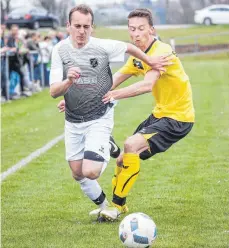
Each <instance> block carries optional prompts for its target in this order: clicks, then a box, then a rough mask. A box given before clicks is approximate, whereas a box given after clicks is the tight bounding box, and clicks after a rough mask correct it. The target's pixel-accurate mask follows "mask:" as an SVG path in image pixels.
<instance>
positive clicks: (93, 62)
mask: <svg viewBox="0 0 229 248" xmlns="http://www.w3.org/2000/svg"><path fill="white" fill-rule="evenodd" d="M126 50H127V45H126V43H125V42H121V41H115V40H108V39H98V38H94V37H90V39H89V42H88V43H87V44H86V45H85V46H84V47H82V48H79V49H77V48H74V47H73V45H72V42H71V39H70V37H68V38H67V39H65V40H63V41H60V42H59V43H58V44H56V45H55V47H54V48H53V51H52V61H51V71H50V85H51V84H53V83H55V82H61V81H63V80H64V79H66V75H67V71H68V69H69V68H71V67H73V66H74V67H79V68H80V70H81V76H80V78H79V79H78V80H77V82H76V83H73V84H72V86H71V87H70V88H69V89H68V91H67V92H66V93H65V95H64V98H65V104H66V109H65V118H66V120H67V121H69V122H75V123H77V122H86V121H90V120H95V119H98V118H100V117H101V116H103V115H104V114H105V113H106V111H107V108H108V107H109V104H106V105H105V104H104V103H103V102H102V97H103V96H104V95H105V94H106V93H107V92H108V91H109V90H110V89H111V87H112V83H113V81H112V74H111V69H110V66H109V63H110V62H123V61H124V56H125V52H126Z"/></svg>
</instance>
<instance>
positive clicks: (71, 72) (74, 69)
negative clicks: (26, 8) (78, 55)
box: [67, 67, 81, 83]
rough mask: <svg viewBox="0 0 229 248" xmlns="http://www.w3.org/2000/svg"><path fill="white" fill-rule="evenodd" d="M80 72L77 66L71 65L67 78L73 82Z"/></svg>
mask: <svg viewBox="0 0 229 248" xmlns="http://www.w3.org/2000/svg"><path fill="white" fill-rule="evenodd" d="M80 74H81V70H80V68H79V67H71V68H69V70H68V73H67V78H68V80H69V81H71V82H72V83H74V82H75V81H76V80H77V79H78V78H79V77H80Z"/></svg>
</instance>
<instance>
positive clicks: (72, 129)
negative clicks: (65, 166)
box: [65, 121, 86, 162]
mask: <svg viewBox="0 0 229 248" xmlns="http://www.w3.org/2000/svg"><path fill="white" fill-rule="evenodd" d="M85 130H86V129H85V127H83V126H82V125H77V123H71V122H68V121H65V153H66V155H65V157H66V160H67V161H68V162H69V161H77V160H81V159H83V157H84V144H85Z"/></svg>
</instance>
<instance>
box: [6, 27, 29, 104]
mask: <svg viewBox="0 0 229 248" xmlns="http://www.w3.org/2000/svg"><path fill="white" fill-rule="evenodd" d="M10 31H11V33H10V36H9V37H8V41H7V46H8V47H9V51H10V56H9V71H10V73H11V72H13V71H14V72H16V73H17V74H18V75H19V82H20V90H21V95H22V96H31V92H29V91H25V81H24V72H23V68H22V67H23V57H22V56H21V54H20V49H21V48H22V47H23V43H22V41H21V40H20V39H19V37H18V35H19V29H18V26H17V25H12V27H11V30H10ZM11 98H12V99H17V98H18V95H16V94H15V95H13V96H11Z"/></svg>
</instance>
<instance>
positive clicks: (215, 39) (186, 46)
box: [165, 32, 229, 53]
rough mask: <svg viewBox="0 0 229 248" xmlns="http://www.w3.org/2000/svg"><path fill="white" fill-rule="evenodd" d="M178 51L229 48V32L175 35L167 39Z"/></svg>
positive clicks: (189, 51) (188, 51)
mask: <svg viewBox="0 0 229 248" xmlns="http://www.w3.org/2000/svg"><path fill="white" fill-rule="evenodd" d="M165 42H167V43H170V45H171V46H172V48H173V49H174V50H175V51H176V52H177V53H198V52H205V51H214V50H223V49H229V32H221V33H215V34H212V33H211V34H201V35H191V36H185V37H174V38H171V39H170V40H167V41H165Z"/></svg>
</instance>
